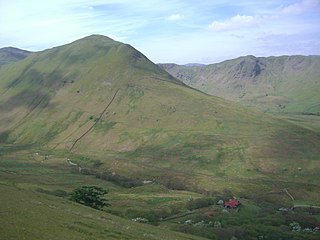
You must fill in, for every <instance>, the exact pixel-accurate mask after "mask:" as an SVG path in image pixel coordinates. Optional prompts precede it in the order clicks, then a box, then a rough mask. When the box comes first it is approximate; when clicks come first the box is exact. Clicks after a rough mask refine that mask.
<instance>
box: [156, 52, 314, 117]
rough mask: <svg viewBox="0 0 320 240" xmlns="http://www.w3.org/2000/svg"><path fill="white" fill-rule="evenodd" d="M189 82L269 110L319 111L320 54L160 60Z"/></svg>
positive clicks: (220, 95) (214, 92)
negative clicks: (206, 61) (183, 62)
mask: <svg viewBox="0 0 320 240" xmlns="http://www.w3.org/2000/svg"><path fill="white" fill-rule="evenodd" d="M159 66H160V67H162V68H163V69H165V70H167V71H168V72H169V73H171V74H172V75H173V76H175V77H177V78H179V79H180V80H182V81H183V82H185V83H186V84H187V85H190V86H192V87H194V88H197V89H199V90H201V91H204V92H206V93H208V94H210V95H215V96H219V97H223V98H226V99H228V100H232V101H236V102H240V103H242V104H244V105H247V106H252V107H256V108H258V109H260V110H262V111H266V112H274V113H276V112H280V113H281V112H289V113H310V114H317V113H319V111H320V108H319V107H320V106H319V105H317V102H318V101H319V98H317V93H316V92H317V91H318V90H319V83H318V81H317V80H318V79H319V77H320V71H319V69H320V56H314V55H312V56H301V55H293V56H279V57H274V56H271V57H254V56H252V55H249V56H244V57H239V58H236V59H232V60H226V61H223V62H221V63H216V64H210V65H206V66H202V67H201V66H200V67H198V66H194V67H185V66H179V65H172V64H160V65H159Z"/></svg>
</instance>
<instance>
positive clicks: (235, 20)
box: [209, 15, 260, 31]
mask: <svg viewBox="0 0 320 240" xmlns="http://www.w3.org/2000/svg"><path fill="white" fill-rule="evenodd" d="M259 21H260V20H259V18H257V17H254V16H248V15H236V16H234V17H232V18H230V19H228V20H226V21H214V22H213V23H211V24H210V25H209V28H210V29H211V30H213V31H228V30H234V29H240V28H246V27H252V26H255V25H257V24H258V23H259Z"/></svg>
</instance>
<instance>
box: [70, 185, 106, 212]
mask: <svg viewBox="0 0 320 240" xmlns="http://www.w3.org/2000/svg"><path fill="white" fill-rule="evenodd" d="M107 193H108V191H107V190H106V189H103V188H101V187H96V186H82V187H78V188H76V189H74V190H73V191H72V193H71V197H70V199H71V200H72V201H75V202H77V203H80V204H83V205H86V206H88V207H92V208H95V209H99V210H100V209H102V208H103V207H104V206H108V205H109V204H108V203H107V200H106V199H104V198H103V196H104V195H105V194H107Z"/></svg>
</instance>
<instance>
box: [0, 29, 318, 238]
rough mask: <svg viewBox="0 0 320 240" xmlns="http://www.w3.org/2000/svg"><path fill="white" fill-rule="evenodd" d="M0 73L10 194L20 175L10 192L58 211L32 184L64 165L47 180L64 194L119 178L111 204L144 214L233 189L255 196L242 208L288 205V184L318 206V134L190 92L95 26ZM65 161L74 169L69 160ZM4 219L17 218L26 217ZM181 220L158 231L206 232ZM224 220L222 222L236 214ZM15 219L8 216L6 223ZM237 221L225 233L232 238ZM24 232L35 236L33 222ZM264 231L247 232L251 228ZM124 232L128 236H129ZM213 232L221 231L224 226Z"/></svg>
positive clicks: (0, 144)
mask: <svg viewBox="0 0 320 240" xmlns="http://www.w3.org/2000/svg"><path fill="white" fill-rule="evenodd" d="M0 76H1V77H0V150H1V151H0V154H2V155H1V158H0V159H1V160H0V164H2V165H1V169H2V172H1V174H2V177H1V179H4V180H2V182H4V186H2V188H3V191H7V192H8V193H12V192H16V191H17V189H16V186H17V182H18V183H19V181H20V180H19V179H20V177H21V178H24V177H25V178H26V179H27V180H25V181H26V182H27V183H28V184H27V185H28V186H27V188H26V189H24V190H25V191H21V192H19V193H17V194H18V195H19V196H18V195H17V198H20V197H23V198H25V199H29V198H35V199H38V200H39V201H40V202H45V204H44V205H45V206H42V207H41V208H45V209H43V211H47V210H48V211H49V212H50V214H52V215H56V214H58V213H57V210H55V211H53V210H52V209H48V208H47V206H49V205H50V202H51V201H55V200H54V199H51V198H50V199H49V198H48V199H46V200H45V199H44V197H43V195H39V194H38V193H35V189H37V188H38V187H41V188H44V189H48V188H49V189H50V184H51V183H50V182H51V181H55V173H57V174H58V172H59V169H60V170H61V169H62V170H63V171H66V172H68V171H73V173H74V174H73V175H71V176H69V175H68V174H67V173H66V175H65V176H66V177H65V182H66V185H64V184H63V183H61V182H59V184H56V185H54V184H53V185H52V187H53V186H59V188H60V189H63V190H64V191H67V192H70V191H71V190H72V187H77V186H78V185H83V183H84V184H85V182H83V179H86V181H89V182H91V181H92V182H93V183H94V184H95V185H101V184H102V180H101V179H104V180H108V181H103V182H107V183H108V184H110V183H109V182H115V183H116V184H117V187H115V186H113V185H112V186H109V185H108V187H111V188H113V193H112V194H111V195H110V197H111V199H113V203H112V206H111V207H110V209H109V212H111V213H113V214H117V215H119V216H122V217H126V218H129V219H130V218H131V217H139V216H141V215H143V216H149V217H150V213H151V212H152V214H151V215H152V216H151V217H150V219H154V218H156V219H157V221H156V222H158V221H160V218H163V217H162V215H164V216H165V217H168V216H171V215H173V214H176V213H183V212H184V211H186V210H187V209H186V208H185V207H184V206H185V204H186V202H187V199H189V200H190V199H191V198H193V197H194V198H201V197H204V196H211V197H212V196H224V197H225V198H227V197H232V196H240V197H242V198H244V199H247V201H248V202H249V203H250V204H248V205H247V206H248V207H249V209H251V204H252V205H253V209H254V206H256V205H257V204H258V205H259V204H260V202H265V201H266V202H268V204H271V206H272V208H273V209H276V208H277V207H278V206H279V205H280V206H281V205H286V206H290V205H291V204H292V203H291V199H290V198H289V199H288V198H287V197H286V196H285V194H282V193H283V189H286V188H290V191H292V190H294V195H295V197H296V198H297V199H298V200H300V201H307V202H312V203H313V204H317V205H319V202H320V198H319V194H318V192H317V189H318V187H319V180H320V179H319V174H318V173H319V170H320V165H319V160H320V159H319V156H320V149H319V148H318V146H319V144H320V136H319V134H318V132H317V131H315V130H314V129H313V128H306V127H305V126H303V125H299V124H296V123H292V122H290V121H287V120H284V119H281V118H278V117H272V116H270V115H267V114H264V113H262V112H259V111H255V110H252V109H249V108H246V107H242V106H240V105H239V104H236V103H233V102H229V101H227V100H224V99H222V98H219V97H213V96H209V95H206V94H204V93H202V92H200V91H196V90H194V89H192V88H190V87H188V86H186V85H185V84H184V83H182V82H180V81H179V80H177V79H176V78H174V77H172V76H171V75H169V74H168V73H167V72H166V71H164V70H163V69H161V68H159V67H158V66H157V65H156V64H154V63H152V62H151V61H149V60H148V59H147V57H145V56H144V55H143V54H142V53H140V52H138V51H137V50H135V49H134V48H133V47H131V46H130V45H126V44H123V43H120V42H116V41H113V40H112V39H110V38H107V37H104V36H98V35H93V36H89V37H86V38H83V39H80V40H78V41H75V42H73V43H71V44H67V45H64V46H61V47H56V48H52V49H48V50H45V51H42V52H38V53H32V54H30V55H29V56H28V57H26V58H25V59H22V60H20V61H17V62H15V63H10V64H6V65H3V66H2V67H1V68H0ZM6 149H13V150H10V151H9V150H6ZM21 149H22V150H21ZM68 159H69V160H68ZM70 159H71V160H70ZM70 161H72V164H76V165H77V167H75V168H74V167H73V168H72V166H70V165H72V164H71V163H70ZM20 164H21V165H20ZM20 166H21V168H20ZM78 167H79V170H78ZM25 170H29V171H27V172H24V171H25ZM47 173H48V175H47ZM75 173H77V174H75ZM50 174H52V175H50ZM50 176H51V177H50ZM75 176H76V178H77V179H78V180H77V181H78V184H71V185H72V187H71V185H68V184H69V183H70V182H71V183H72V181H75V180H74V177H75ZM48 177H49V179H48ZM57 177H58V175H57ZM59 177H61V176H59ZM50 178H51V179H50ZM80 179H82V180H80ZM93 179H95V180H93ZM144 182H149V183H150V182H151V183H153V184H152V185H144V184H143V183H144ZM80 183H81V184H80ZM22 184H23V183H22ZM12 185H14V187H12ZM18 185H19V184H18ZM118 185H121V186H122V187H121V188H120V187H118ZM123 187H124V188H123ZM130 187H132V189H131V188H130ZM128 189H129V190H128ZM50 190H54V189H50ZM270 192H271V193H274V192H275V193H280V194H276V195H275V196H274V195H272V197H271V196H270V195H268V194H266V193H270ZM110 193H111V192H110ZM259 197H260V198H261V199H263V201H260V200H257V199H259ZM38 200H37V201H38ZM1 201H2V200H1ZM3 201H5V202H10V201H11V200H10V198H9V197H7V198H6V199H4V200H3ZM27 201H28V200H27ZM30 201H31V200H30ZM253 202H254V203H253ZM182 203H183V204H182ZM57 204H58V205H59V206H58V209H61V208H60V204H66V205H68V204H71V203H69V202H68V201H64V200H63V201H62V202H60V203H57ZM273 204H275V205H273ZM17 205H18V204H17ZM264 206H265V205H264ZM268 206H269V205H268ZM155 207H156V209H157V214H156V213H154V208H155ZM260 207H261V208H262V206H260ZM5 208H9V206H7V207H5ZM158 208H159V209H158ZM70 209H73V207H72V206H71V205H70ZM220 210H221V209H219V210H216V209H215V210H214V211H220ZM3 211H4V212H5V211H6V210H3ZM18 211H20V210H17V211H16V212H18ZM70 211H71V210H70ZM72 211H79V212H82V210H80V209H79V210H72ZM83 211H84V212H85V210H83ZM248 211H249V210H248ZM261 211H262V210H261ZM263 211H264V210H263ZM41 212H42V210H41V211H39V212H38V213H37V214H40V213H41ZM159 212H161V214H160V213H159ZM163 212H164V213H165V214H163ZM249 212H250V214H249V215H246V214H244V215H243V216H242V217H243V218H248V216H250V218H251V219H254V216H255V215H254V214H258V213H257V212H255V211H251V210H250V211H249ZM258 212H259V211H258ZM195 213H197V214H198V212H187V214H195ZM63 214H65V213H63ZM68 214H69V213H68ZM68 214H67V215H68ZM81 214H82V213H81ZM84 214H86V213H83V215H84ZM88 214H89V213H88ZM90 214H92V215H93V216H95V214H96V213H93V212H92V213H90ZM259 214H260V212H259ZM62 216H63V215H62ZM81 216H82V215H81ZM66 217H68V216H66ZM108 217H110V218H112V217H111V216H109V215H108ZM242 217H241V218H242ZM273 217H274V218H277V217H278V215H277V214H276V215H274V216H273ZM273 217H272V218H273ZM62 219H63V217H61V218H59V220H58V222H59V223H60V225H59V226H61V224H63V223H62V222H61V221H62ZM221 219H222V220H223V219H224V217H221ZM222 220H221V221H222ZM10 221H12V222H15V221H17V224H18V225H21V224H23V221H24V220H21V221H20V222H19V221H18V220H15V219H10ZM90 221H91V220H90ZM92 221H93V220H92ZM113 221H118V220H117V219H116V218H115V220H113ZM121 221H122V220H119V222H121ZM179 221H181V220H179ZM179 221H177V222H174V221H173V222H170V221H169V222H168V223H165V224H160V226H161V227H163V228H164V229H165V230H164V231H167V230H168V229H174V230H178V231H183V232H187V233H193V234H197V235H201V234H202V233H200V232H201V231H197V230H196V229H193V230H192V231H191V230H190V229H189V228H187V229H186V228H185V227H184V226H183V225H181V223H179ZM223 221H224V220H223ZM225 221H226V226H228V231H229V230H230V229H229V227H230V228H232V221H231V220H230V221H229V220H228V219H226V220H225ZM284 221H285V220H284ZM289 221H291V220H286V224H287V225H288V224H289V223H288V222H289ZM98 222H99V221H98ZM240 222H241V223H242V224H253V223H249V222H242V221H240ZM84 224H88V223H86V222H85V223H84ZM90 224H91V225H92V224H95V223H90ZM97 224H98V225H99V224H101V223H97ZM124 224H126V223H124ZM228 224H229V225H228ZM261 224H262V225H264V224H265V225H266V226H269V225H270V222H268V223H264V220H263V219H262V220H261ZM13 225H14V224H12V225H6V226H7V228H10V229H11V230H10V231H11V232H13V231H14V230H13ZM271 225H272V224H271ZM271 225H270V226H271ZM56 226H57V225H56ZM99 226H100V225H99ZM237 226H238V225H237ZM279 226H280V225H279ZM279 226H278V225H277V228H278V227H279ZM44 227H45V226H44ZM44 227H43V228H44ZM129 227H130V226H129ZM239 227H240V226H239ZM242 227H243V228H245V227H244V226H242ZM33 228H34V227H33V226H31V229H33ZM55 228H56V227H55ZM71 228H76V229H78V227H77V226H74V225H72V226H71ZM99 229H100V230H101V231H103V227H101V228H99ZM232 229H233V230H232V232H230V234H233V235H237V234H236V233H235V229H234V228H232ZM100 230H99V231H100ZM30 231H31V233H30V234H31V235H30V236H32V234H34V231H33V230H30ZM68 231H69V230H68ZM79 231H84V230H79ZM88 231H89V230H88ZM90 231H91V230H90ZM106 231H108V230H106ZM110 231H113V230H110ZM141 231H143V230H139V231H138V232H141ZM146 231H147V230H146ZM150 231H151V230H150ZM155 231H156V230H155ZM208 231H209V230H208ZM221 231H222V230H221ZM223 231H227V230H226V229H223ZM259 231H260V230H258V229H257V230H255V233H246V234H247V235H246V236H255V237H257V236H256V234H259ZM261 231H262V230H261ZM279 231H280V230H279ZM281 231H287V232H290V230H288V229H285V230H283V229H282V230H281ZM129 232H130V231H129ZM129 232H128V236H127V239H134V235H130V234H131V233H129ZM209 232H212V231H211V230H210V231H209ZM158 233H159V232H158ZM158 233H157V234H158ZM205 233H206V231H205ZM92 234H95V233H92ZM139 234H140V233H139ZM164 234H169V235H167V236H170V234H171V233H170V232H168V233H164ZM212 234H213V235H210V236H220V235H219V231H214V232H212ZM228 234H229V233H228ZM233 235H231V236H230V235H226V236H227V237H228V238H227V237H226V238H220V237H219V239H229V238H231V237H232V236H233ZM179 236H180V235H179ZM181 236H182V235H181ZM201 236H204V235H201ZM205 236H206V237H208V236H209V235H205ZM237 236H238V235H237ZM239 236H240V235H239ZM13 237H16V235H15V236H13ZM31 238H32V237H30V238H29V239H31ZM39 238H40V237H39ZM97 238H98V237H97ZM155 238H156V237H155ZM181 238H183V237H181ZM212 238H213V237H212ZM84 239H85V238H84ZM93 239H95V238H94V237H93ZM98 239H99V238H98ZM162 239H173V238H172V237H164V238H162ZM177 239H179V238H178V237H177ZM186 239H187V238H186ZM242 239H248V238H242ZM298 239H303V238H298Z"/></svg>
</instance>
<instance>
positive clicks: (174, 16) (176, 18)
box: [167, 14, 184, 21]
mask: <svg viewBox="0 0 320 240" xmlns="http://www.w3.org/2000/svg"><path fill="white" fill-rule="evenodd" d="M167 19H168V20H169V21H179V20H182V19H184V16H183V15H180V14H172V15H171V16H169V17H168V18H167Z"/></svg>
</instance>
